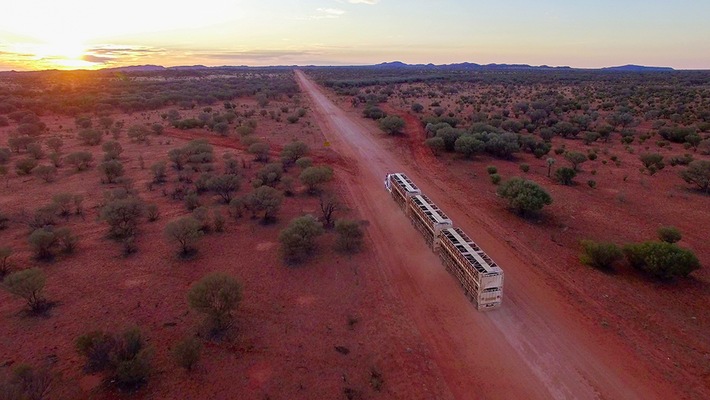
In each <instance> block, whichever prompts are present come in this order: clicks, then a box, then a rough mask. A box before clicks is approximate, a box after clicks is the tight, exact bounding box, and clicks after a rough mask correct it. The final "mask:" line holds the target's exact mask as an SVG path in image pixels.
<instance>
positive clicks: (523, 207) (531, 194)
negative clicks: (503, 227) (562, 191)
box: [497, 177, 552, 215]
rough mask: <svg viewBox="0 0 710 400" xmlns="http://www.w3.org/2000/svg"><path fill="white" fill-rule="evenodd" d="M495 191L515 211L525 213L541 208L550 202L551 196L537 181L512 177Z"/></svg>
mask: <svg viewBox="0 0 710 400" xmlns="http://www.w3.org/2000/svg"><path fill="white" fill-rule="evenodd" d="M497 193H498V195H499V196H501V197H502V198H504V199H506V200H508V204H509V205H510V207H511V208H513V209H514V210H515V211H516V212H517V213H519V214H521V215H525V214H527V213H532V212H536V211H539V210H541V209H542V208H543V207H544V206H545V205H549V204H552V197H550V194H549V193H547V191H546V190H545V189H543V188H542V187H540V185H538V184H537V183H535V182H533V181H529V180H525V179H523V178H520V177H514V178H511V179H509V180H507V181H505V182H504V183H503V184H502V185H500V186H499V187H498V190H497Z"/></svg>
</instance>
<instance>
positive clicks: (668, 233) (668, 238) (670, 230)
mask: <svg viewBox="0 0 710 400" xmlns="http://www.w3.org/2000/svg"><path fill="white" fill-rule="evenodd" d="M657 232H658V238H659V239H660V240H662V241H664V242H666V243H676V242H678V241H680V239H681V238H682V235H681V234H680V231H679V230H678V229H677V228H676V227H673V226H662V227H660V228H658V231H657Z"/></svg>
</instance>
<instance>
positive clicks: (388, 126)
mask: <svg viewBox="0 0 710 400" xmlns="http://www.w3.org/2000/svg"><path fill="white" fill-rule="evenodd" d="M378 124H379V125H380V129H382V130H383V131H385V133H387V134H388V135H399V134H401V133H402V129H403V128H404V120H403V119H402V118H401V117H398V116H396V115H388V116H386V117H384V118H381V119H380V120H379V121H378Z"/></svg>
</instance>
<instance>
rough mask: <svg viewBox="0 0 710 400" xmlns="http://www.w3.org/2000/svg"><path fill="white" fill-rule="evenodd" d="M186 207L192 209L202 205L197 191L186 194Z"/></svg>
mask: <svg viewBox="0 0 710 400" xmlns="http://www.w3.org/2000/svg"><path fill="white" fill-rule="evenodd" d="M184 201H185V208H187V210H188V211H192V210H194V209H196V208H197V207H199V206H200V196H199V195H198V194H197V193H196V192H190V193H188V194H186V195H185V199H184Z"/></svg>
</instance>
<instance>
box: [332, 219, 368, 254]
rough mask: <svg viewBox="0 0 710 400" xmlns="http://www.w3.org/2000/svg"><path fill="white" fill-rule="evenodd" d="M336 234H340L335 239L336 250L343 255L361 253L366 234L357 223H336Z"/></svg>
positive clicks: (342, 221) (341, 221) (344, 221)
mask: <svg viewBox="0 0 710 400" xmlns="http://www.w3.org/2000/svg"><path fill="white" fill-rule="evenodd" d="M335 232H337V233H338V237H337V238H336V239H335V248H336V250H338V251H341V252H343V253H356V252H358V251H360V248H361V247H362V241H363V238H364V236H365V234H364V232H363V231H362V228H361V227H360V224H359V223H358V222H357V221H350V220H343V219H341V220H338V221H336V222H335Z"/></svg>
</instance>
